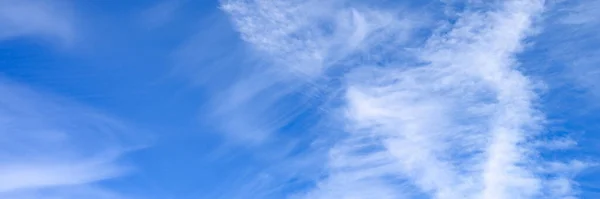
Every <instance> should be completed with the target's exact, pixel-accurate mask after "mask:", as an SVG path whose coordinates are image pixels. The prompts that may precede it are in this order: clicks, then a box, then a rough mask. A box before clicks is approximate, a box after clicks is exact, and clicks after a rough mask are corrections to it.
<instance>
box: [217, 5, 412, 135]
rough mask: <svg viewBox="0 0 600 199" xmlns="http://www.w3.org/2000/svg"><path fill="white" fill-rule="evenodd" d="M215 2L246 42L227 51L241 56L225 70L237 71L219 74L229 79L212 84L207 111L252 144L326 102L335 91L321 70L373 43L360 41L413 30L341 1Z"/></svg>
mask: <svg viewBox="0 0 600 199" xmlns="http://www.w3.org/2000/svg"><path fill="white" fill-rule="evenodd" d="M221 7H222V9H223V10H224V11H226V12H227V13H228V14H229V15H230V16H231V19H232V21H233V24H234V25H235V27H236V29H237V31H238V32H239V33H240V34H241V38H242V39H243V40H244V41H245V42H247V43H249V44H251V45H250V46H249V47H246V46H244V45H241V47H240V48H239V49H236V50H234V51H233V52H229V53H228V54H235V55H239V54H244V55H242V56H236V57H234V58H233V59H240V57H242V58H241V59H242V60H244V61H238V62H235V65H239V66H235V67H228V68H229V70H227V71H236V72H228V74H227V75H224V76H226V77H233V78H232V80H231V81H230V82H228V83H226V84H224V86H221V87H219V89H215V90H216V92H214V93H216V95H215V100H214V102H215V103H214V104H211V105H210V107H213V110H211V111H209V112H212V113H213V114H212V115H215V117H213V118H217V120H219V121H225V122H223V125H221V126H225V127H226V128H225V129H226V130H225V131H227V132H242V133H234V134H233V136H231V137H234V138H242V140H246V141H251V142H254V143H256V142H258V143H260V142H263V141H264V140H267V139H268V138H269V137H270V135H272V134H273V132H274V131H277V130H278V129H280V128H282V127H284V126H285V125H287V124H289V123H290V122H291V121H293V120H294V118H296V117H297V116H298V115H299V114H301V113H303V112H305V110H307V109H313V108H315V107H316V106H319V105H318V104H320V103H322V102H323V101H327V100H328V99H330V96H331V94H332V92H331V91H330V90H331V89H337V88H332V87H330V86H329V81H330V80H331V78H332V77H330V76H329V75H327V74H328V73H337V72H336V71H342V70H345V68H347V66H345V65H344V64H343V63H349V62H351V61H350V60H352V59H355V58H356V57H352V56H351V55H353V54H356V53H357V52H360V51H365V50H366V49H365V48H370V47H373V46H365V45H364V43H365V42H368V41H367V40H383V39H388V42H390V43H402V42H406V39H407V38H408V35H409V34H410V33H411V31H412V30H413V24H412V23H408V21H397V20H398V19H400V18H398V17H397V16H396V15H400V14H402V13H394V12H389V13H387V12H386V13H384V12H372V11H370V9H368V8H367V6H355V7H350V6H347V5H345V4H344V2H342V1H328V2H324V1H285V2H284V1H223V2H222V6H221ZM401 22H403V23H401ZM404 22H406V23H404ZM392 24H393V25H392ZM384 26H392V27H395V28H396V29H395V30H394V32H391V31H389V29H388V30H384V29H383V27H384ZM387 34H393V35H390V36H389V37H384V36H383V35H387ZM240 49H241V50H240ZM249 54H250V55H251V56H247V55H249ZM372 56H378V55H377V54H373V55H372ZM248 57H251V58H248ZM228 63H229V62H228ZM229 64H231V63H229ZM209 74H213V73H209ZM317 108H318V107H317ZM221 118H222V119H221Z"/></svg>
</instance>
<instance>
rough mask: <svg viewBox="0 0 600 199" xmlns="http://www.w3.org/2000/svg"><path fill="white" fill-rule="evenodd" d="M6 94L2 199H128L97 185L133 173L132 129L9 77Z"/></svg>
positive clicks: (1, 88)
mask: <svg viewBox="0 0 600 199" xmlns="http://www.w3.org/2000/svg"><path fill="white" fill-rule="evenodd" d="M0 93H1V94H0V96H1V97H0V176H1V177H0V197H2V198H82V197H83V198H98V199H102V198H124V197H123V196H120V194H117V193H115V192H113V191H111V190H106V189H104V188H102V187H99V186H97V183H99V182H101V181H104V180H109V179H112V178H116V177H119V176H122V175H124V174H126V173H127V172H129V171H130V170H131V168H130V167H129V166H127V165H125V164H123V163H122V162H121V161H119V158H120V156H121V155H122V154H123V153H125V152H127V151H130V150H133V149H134V148H131V147H135V146H136V144H135V143H134V142H136V139H137V138H134V134H133V133H131V130H132V129H130V128H129V127H127V126H126V125H125V124H123V123H122V122H120V121H117V120H115V119H113V118H110V117H107V116H104V115H102V114H100V113H98V112H96V111H94V110H90V109H88V108H86V107H83V106H80V105H77V104H75V103H73V102H69V101H66V100H64V99H60V98H57V97H55V96H52V95H48V94H42V93H40V92H37V91H34V90H31V89H29V88H27V87H25V86H22V85H19V84H17V83H14V82H11V81H8V80H5V79H0Z"/></svg>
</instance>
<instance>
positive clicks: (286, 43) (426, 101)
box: [223, 0, 579, 199]
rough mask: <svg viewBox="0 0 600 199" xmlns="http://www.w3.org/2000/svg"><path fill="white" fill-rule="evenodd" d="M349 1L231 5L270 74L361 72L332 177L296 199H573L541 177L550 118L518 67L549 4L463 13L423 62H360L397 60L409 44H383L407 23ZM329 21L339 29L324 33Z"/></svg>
mask: <svg viewBox="0 0 600 199" xmlns="http://www.w3.org/2000/svg"><path fill="white" fill-rule="evenodd" d="M345 3H346V4H344V3H342V2H341V1H334V2H332V3H329V4H325V3H320V2H316V1H315V2H313V1H261V0H256V1H225V2H224V6H223V7H224V9H225V10H226V11H228V12H229V13H230V15H231V16H232V18H233V21H234V23H235V24H236V25H237V27H238V30H239V31H240V32H241V35H242V38H243V39H244V40H245V41H247V42H248V43H250V44H252V45H253V46H254V47H255V48H256V49H258V50H259V51H261V52H263V55H265V56H267V57H269V58H272V59H274V60H275V64H273V65H274V68H277V69H279V70H283V71H292V72H293V74H301V75H302V76H304V77H308V78H309V79H310V78H315V77H318V78H327V77H328V76H329V75H331V74H330V73H328V71H330V70H333V69H335V67H341V68H353V69H352V71H351V72H349V73H348V74H347V75H346V80H345V82H346V83H345V85H344V89H345V90H346V94H345V96H344V100H345V101H346V107H342V111H341V112H335V113H334V114H336V113H341V115H343V117H342V119H341V120H342V121H345V122H344V123H343V125H344V128H345V130H346V131H347V132H348V135H347V138H345V139H343V140H340V141H338V142H337V143H336V144H335V145H334V146H333V147H332V148H331V150H330V154H329V162H328V163H327V168H328V169H327V176H326V178H324V179H322V180H321V181H319V182H317V185H316V188H314V189H313V190H311V191H309V192H308V193H306V194H300V195H296V196H299V197H305V198H420V197H431V198H449V199H453V198H485V199H505V198H570V197H575V196H576V194H577V191H576V190H575V189H574V188H573V187H574V185H575V183H573V181H572V180H571V179H570V178H571V177H572V175H568V173H569V172H568V171H565V170H568V169H565V170H560V169H554V170H553V169H548V170H546V169H541V168H542V167H545V166H547V164H550V163H548V162H545V161H544V160H543V159H542V158H541V157H540V156H539V155H538V152H539V151H538V150H546V149H548V148H545V149H542V148H541V147H540V146H542V145H543V144H540V142H543V141H540V140H539V138H540V136H543V134H542V133H543V132H544V131H543V123H544V115H543V114H542V113H540V112H539V111H538V110H537V109H536V107H537V103H538V96H537V94H536V91H535V89H536V88H535V85H534V84H533V83H532V80H530V79H529V78H528V77H527V76H525V75H524V74H523V73H522V72H521V71H520V70H519V63H518V61H517V60H516V58H515V56H516V54H517V53H519V52H521V51H522V50H523V46H524V44H523V43H524V41H523V40H525V39H526V38H527V36H528V35H529V34H531V33H532V32H533V28H532V26H533V23H534V21H535V19H536V18H537V17H538V16H539V15H540V14H541V13H542V12H543V10H544V4H545V3H544V1H542V0H510V1H497V2H479V3H477V5H478V6H473V7H472V8H471V7H469V4H467V8H465V10H464V11H463V12H462V13H460V14H456V15H454V16H457V17H458V18H457V19H456V21H455V22H452V23H451V24H446V25H445V26H443V27H441V28H438V29H437V30H436V31H434V34H433V36H431V37H430V38H429V39H428V40H427V41H426V42H425V44H424V46H423V47H421V48H418V50H416V52H417V54H418V56H417V57H416V59H417V60H419V61H418V62H419V63H420V64H414V63H412V62H408V63H409V64H407V63H403V62H402V60H401V61H397V60H394V61H396V62H393V63H385V61H383V63H384V64H381V63H382V61H381V59H385V58H380V57H379V60H378V59H377V58H374V59H375V60H356V59H353V58H354V57H361V56H364V55H369V54H386V53H388V54H394V55H397V54H399V53H397V52H398V51H401V50H402V48H403V46H402V45H401V44H402V43H387V42H385V41H386V40H385V39H381V37H392V36H393V35H392V34H379V33H381V32H388V33H389V32H394V31H398V30H403V28H399V27H403V26H402V25H401V24H402V22H405V21H401V20H397V18H396V17H398V15H396V14H392V13H390V12H389V10H386V11H383V10H378V9H377V8H370V9H364V8H363V9H359V8H352V7H351V6H350V7H349V6H348V5H352V3H348V2H345ZM473 3H475V2H473ZM342 5H343V6H342ZM344 13H346V15H344ZM336 16H345V17H342V18H345V19H346V20H335V19H336ZM382 16H384V17H382ZM348 19H350V20H348ZM330 21H334V22H338V23H329V25H323V24H324V23H325V24H328V23H327V22H330ZM344 23H348V25H344ZM336 27H349V28H348V29H344V30H343V31H340V32H336V30H337V29H336ZM404 27H406V26H404ZM374 38H377V39H374ZM360 50H362V51H360ZM381 51H384V52H381ZM344 59H350V60H351V61H349V62H344V61H341V60H344ZM340 65H341V66H340ZM337 72H338V73H339V72H340V71H337ZM333 75H339V74H333ZM283 76H284V77H285V78H288V77H289V76H286V75H283ZM274 78H280V77H274ZM552 164H554V163H552ZM555 164H558V165H564V166H565V167H567V168H571V169H574V170H577V168H579V167H578V166H573V165H571V166H569V165H568V164H563V163H555ZM576 167H577V168H576Z"/></svg>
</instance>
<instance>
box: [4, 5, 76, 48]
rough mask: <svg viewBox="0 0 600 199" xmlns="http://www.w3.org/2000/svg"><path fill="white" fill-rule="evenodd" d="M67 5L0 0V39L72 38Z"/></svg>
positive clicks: (60, 39)
mask: <svg viewBox="0 0 600 199" xmlns="http://www.w3.org/2000/svg"><path fill="white" fill-rule="evenodd" d="M72 14H73V13H72V12H71V11H70V9H68V6H67V5H64V4H60V3H58V2H50V1H40V0H0V39H8V38H15V37H21V36H40V37H41V38H46V39H48V40H50V41H54V40H58V41H60V42H65V43H68V42H72V41H73V40H74V39H75V35H76V34H75V29H74V27H73V19H74V18H73V17H72V16H70V15H72Z"/></svg>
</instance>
